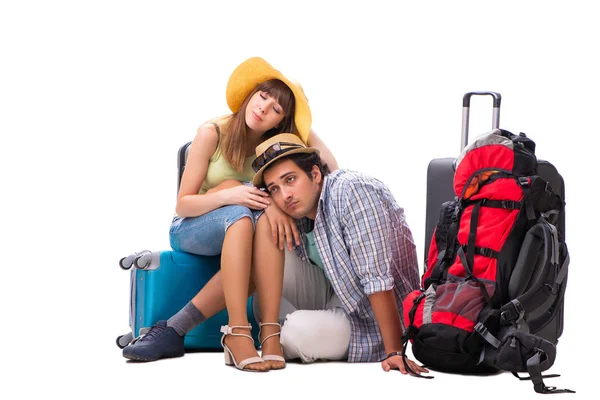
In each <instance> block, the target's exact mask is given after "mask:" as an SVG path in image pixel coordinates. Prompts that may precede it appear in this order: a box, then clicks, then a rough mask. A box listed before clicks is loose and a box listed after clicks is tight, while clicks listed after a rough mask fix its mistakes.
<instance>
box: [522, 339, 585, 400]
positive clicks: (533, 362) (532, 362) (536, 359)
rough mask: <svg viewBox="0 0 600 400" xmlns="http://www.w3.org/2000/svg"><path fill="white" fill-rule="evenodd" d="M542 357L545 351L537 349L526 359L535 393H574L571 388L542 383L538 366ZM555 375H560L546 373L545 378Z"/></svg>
mask: <svg viewBox="0 0 600 400" xmlns="http://www.w3.org/2000/svg"><path fill="white" fill-rule="evenodd" d="M544 357H546V353H544V352H543V351H542V350H539V349H538V351H536V352H535V354H534V355H533V356H532V357H531V358H529V359H528V360H527V372H528V373H529V377H530V379H531V382H533V390H535V392H536V393H542V394H554V393H575V391H574V390H571V389H557V388H556V387H555V386H546V385H545V384H544V379H543V378H544V376H543V375H542V370H541V368H540V363H541V362H542V361H543V358H544ZM555 376H560V375H548V376H546V378H550V377H555ZM517 377H518V376H517ZM519 379H520V378H519Z"/></svg>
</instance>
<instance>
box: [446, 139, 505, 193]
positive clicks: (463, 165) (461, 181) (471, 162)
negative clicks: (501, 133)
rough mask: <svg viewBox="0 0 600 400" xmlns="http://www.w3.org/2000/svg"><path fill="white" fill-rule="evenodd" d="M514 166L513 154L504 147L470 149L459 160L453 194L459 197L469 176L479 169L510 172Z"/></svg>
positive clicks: (489, 146) (493, 146) (488, 146)
mask: <svg viewBox="0 0 600 400" xmlns="http://www.w3.org/2000/svg"><path fill="white" fill-rule="evenodd" d="M514 164H515V153H514V151H513V150H512V149H511V148H508V147H506V146H504V145H499V144H491V145H487V146H482V147H478V148H476V149H472V150H471V151H469V153H468V154H466V155H465V157H464V158H463V159H462V160H461V162H460V164H458V167H457V168H456V173H455V174H454V192H455V193H456V195H457V196H459V197H460V196H461V194H462V191H463V189H464V187H465V185H466V184H468V183H469V182H468V180H469V179H470V178H471V176H472V175H473V174H474V173H475V172H476V171H478V170H481V169H504V170H507V171H512V170H513V167H514Z"/></svg>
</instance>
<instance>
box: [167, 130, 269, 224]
mask: <svg viewBox="0 0 600 400" xmlns="http://www.w3.org/2000/svg"><path fill="white" fill-rule="evenodd" d="M218 143H219V136H218V134H217V131H216V129H215V127H214V126H213V125H212V124H204V125H202V126H201V127H200V128H199V129H198V133H197V134H196V137H195V138H194V141H193V142H192V145H191V146H190V151H189V153H188V158H187V163H186V166H185V170H184V171H183V176H182V178H181V185H180V186H179V194H178V196H177V206H176V207H175V211H176V212H177V215H179V216H180V217H197V216H200V215H203V214H206V213H207V212H210V211H212V210H215V209H217V208H219V207H223V206H226V205H230V204H240V205H244V206H246V207H248V208H252V209H263V208H265V207H266V206H267V205H268V204H269V201H268V199H267V196H268V195H267V194H266V193H263V192H261V191H260V190H258V189H256V188H253V187H249V186H244V185H230V186H228V187H227V188H225V189H224V190H215V191H210V192H207V193H206V194H198V192H199V191H200V188H201V187H202V183H203V182H204V179H205V178H206V173H207V171H208V164H209V161H210V157H211V156H212V155H213V153H214V152H215V150H216V149H217V145H218Z"/></svg>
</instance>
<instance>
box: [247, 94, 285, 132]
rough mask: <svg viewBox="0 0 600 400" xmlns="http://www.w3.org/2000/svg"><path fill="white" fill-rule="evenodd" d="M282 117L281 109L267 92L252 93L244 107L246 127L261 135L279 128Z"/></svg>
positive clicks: (283, 114) (283, 115)
mask: <svg viewBox="0 0 600 400" xmlns="http://www.w3.org/2000/svg"><path fill="white" fill-rule="evenodd" d="M284 117H285V113H284V111H283V107H281V105H279V103H278V102H277V101H276V100H275V99H274V98H273V97H271V96H270V95H269V94H268V93H267V92H262V91H258V92H256V93H254V95H252V97H251V98H250V101H249V102H248V106H247V107H246V125H248V127H249V128H250V129H251V130H252V131H254V132H256V133H260V134H261V135H262V134H263V133H265V132H266V131H268V130H270V129H273V128H275V127H277V126H279V124H280V123H281V121H282V120H283V118H284Z"/></svg>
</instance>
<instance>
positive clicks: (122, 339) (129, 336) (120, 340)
mask: <svg viewBox="0 0 600 400" xmlns="http://www.w3.org/2000/svg"><path fill="white" fill-rule="evenodd" d="M132 340H133V333H131V332H129V333H126V334H125V335H121V336H119V337H117V346H118V347H119V348H120V349H124V348H125V347H126V346H127V345H128V344H129V343H131V341H132Z"/></svg>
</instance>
